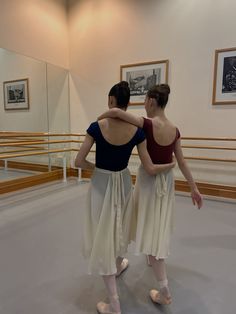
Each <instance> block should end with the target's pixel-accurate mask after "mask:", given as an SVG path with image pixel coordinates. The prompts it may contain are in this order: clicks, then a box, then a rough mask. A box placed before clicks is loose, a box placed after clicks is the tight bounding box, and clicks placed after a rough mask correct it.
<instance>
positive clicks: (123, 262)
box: [116, 258, 129, 277]
mask: <svg viewBox="0 0 236 314" xmlns="http://www.w3.org/2000/svg"><path fill="white" fill-rule="evenodd" d="M128 266H129V260H128V259H127V258H123V261H122V263H121V269H120V271H119V272H117V273H116V277H119V276H120V275H121V274H122V273H123V272H124V271H125V270H126V269H127V268H128Z"/></svg>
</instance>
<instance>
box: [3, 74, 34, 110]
mask: <svg viewBox="0 0 236 314" xmlns="http://www.w3.org/2000/svg"><path fill="white" fill-rule="evenodd" d="M3 91H4V109H5V110H28V109H29V79H28V78H24V79H19V80H12V81H5V82H3Z"/></svg>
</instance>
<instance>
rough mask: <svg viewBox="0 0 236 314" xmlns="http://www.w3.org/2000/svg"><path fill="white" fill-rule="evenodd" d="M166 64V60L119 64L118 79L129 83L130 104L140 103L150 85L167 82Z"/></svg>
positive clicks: (167, 62)
mask: <svg viewBox="0 0 236 314" xmlns="http://www.w3.org/2000/svg"><path fill="white" fill-rule="evenodd" d="M168 66H169V61H168V60H162V61H152V62H143V63H135V64H127V65H121V66H120V80H121V81H127V82H128V83H129V87H130V105H142V104H143V103H144V101H145V96H146V94H147V91H148V90H149V89H150V88H151V87H152V86H154V85H157V84H162V83H167V82H168Z"/></svg>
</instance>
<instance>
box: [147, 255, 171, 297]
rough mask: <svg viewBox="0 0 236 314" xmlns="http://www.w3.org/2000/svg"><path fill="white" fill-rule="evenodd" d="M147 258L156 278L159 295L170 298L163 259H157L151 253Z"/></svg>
mask: <svg viewBox="0 0 236 314" xmlns="http://www.w3.org/2000/svg"><path fill="white" fill-rule="evenodd" d="M149 260H150V263H151V265H152V268H153V271H154V274H155V277H156V279H157V282H158V285H159V289H160V293H161V295H162V296H163V297H165V298H168V299H170V298H171V295H170V290H169V287H168V280H167V273H166V265H165V260H164V259H163V258H162V259H158V260H157V259H156V258H155V257H154V256H151V255H149Z"/></svg>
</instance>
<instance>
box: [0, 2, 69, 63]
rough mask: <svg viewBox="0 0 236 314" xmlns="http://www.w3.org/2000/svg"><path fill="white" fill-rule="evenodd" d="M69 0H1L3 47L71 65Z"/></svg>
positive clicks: (0, 18)
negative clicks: (68, 20)
mask: <svg viewBox="0 0 236 314" xmlns="http://www.w3.org/2000/svg"><path fill="white" fill-rule="evenodd" d="M67 30H68V27H67V10H66V0H20V1H19V0H0V47H2V48H6V49H10V50H12V51H15V52H18V53H21V54H24V55H27V56H31V57H34V58H36V59H40V60H44V61H47V62H50V63H53V64H56V65H59V66H62V67H65V68H68V64H69V59H68V51H69V47H68V32H67Z"/></svg>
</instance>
